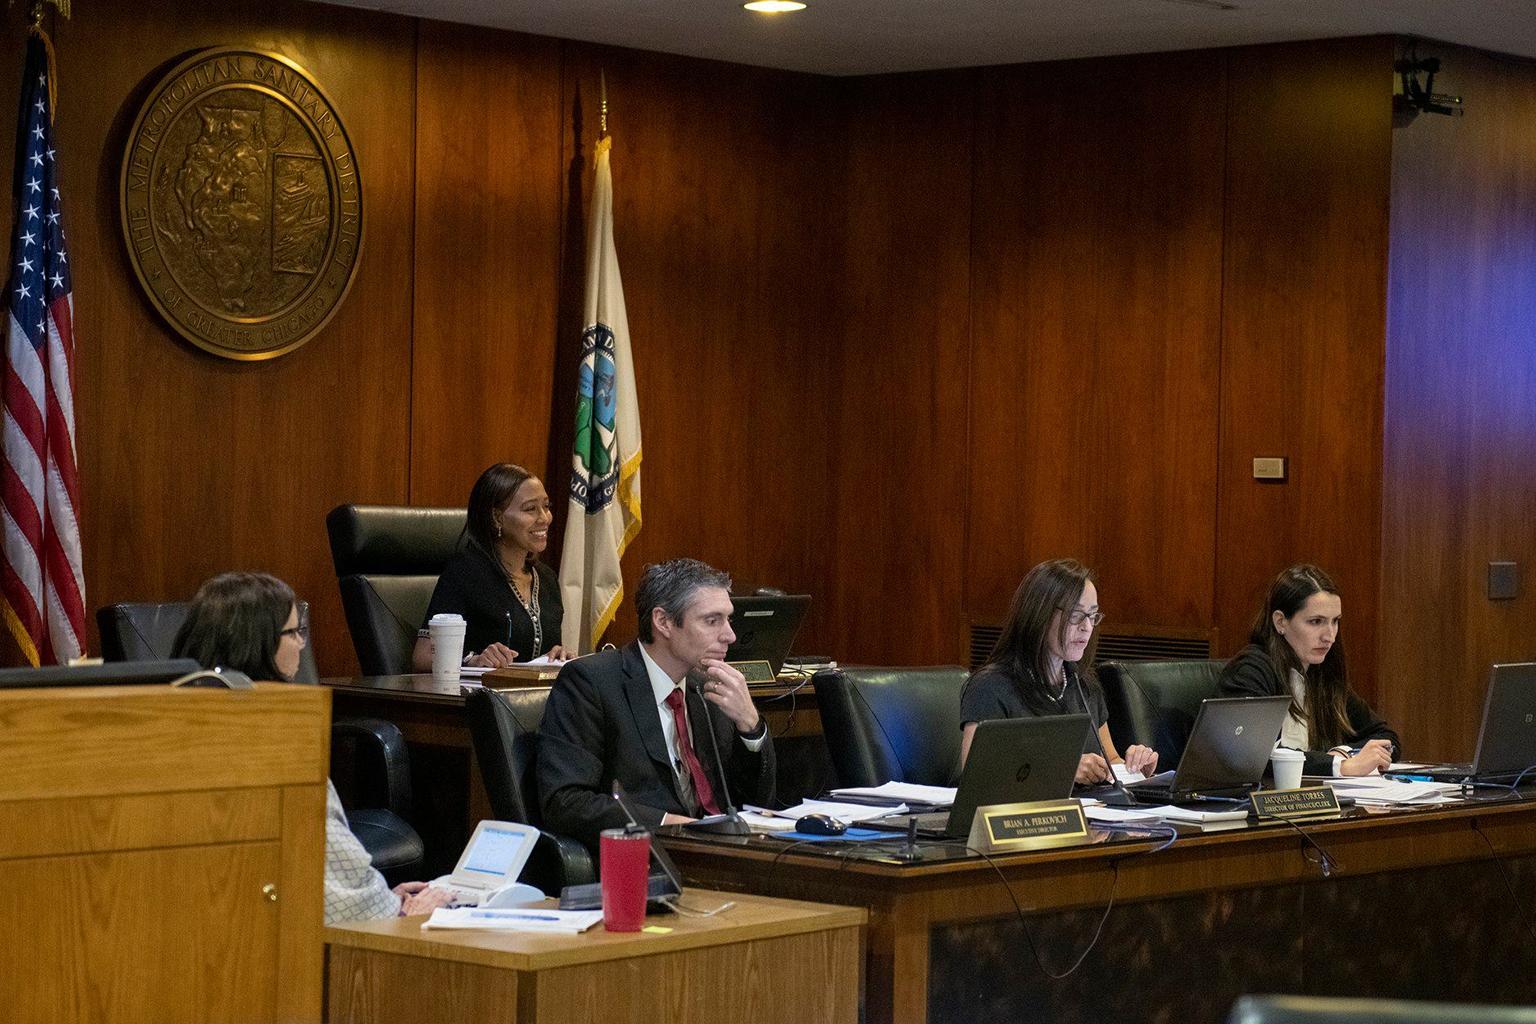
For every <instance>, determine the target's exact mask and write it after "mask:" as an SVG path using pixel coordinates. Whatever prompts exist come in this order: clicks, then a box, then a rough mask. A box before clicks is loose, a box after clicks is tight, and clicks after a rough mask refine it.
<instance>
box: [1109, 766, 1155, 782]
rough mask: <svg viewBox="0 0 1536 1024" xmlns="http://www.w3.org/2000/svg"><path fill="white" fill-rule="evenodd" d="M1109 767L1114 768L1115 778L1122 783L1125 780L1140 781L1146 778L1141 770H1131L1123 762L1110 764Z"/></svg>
mask: <svg viewBox="0 0 1536 1024" xmlns="http://www.w3.org/2000/svg"><path fill="white" fill-rule="evenodd" d="M1110 767H1111V768H1113V769H1114V770H1115V778H1116V779H1118V780H1119V781H1120V782H1121V784H1122V785H1123V784H1124V783H1127V782H1140V781H1142V780H1143V779H1145V778H1146V776H1145V775H1143V774H1142V773H1141V772H1133V771H1131V770H1130V769H1129V768H1127V767H1126V766H1125V764H1124V763H1123V762H1121V763H1117V764H1112V765H1110Z"/></svg>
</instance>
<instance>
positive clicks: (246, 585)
mask: <svg viewBox="0 0 1536 1024" xmlns="http://www.w3.org/2000/svg"><path fill="white" fill-rule="evenodd" d="M308 642H309V627H308V625H307V624H305V623H303V622H301V621H300V620H299V605H298V602H297V601H296V600H295V599H294V596H293V590H292V589H291V588H290V587H289V586H288V584H286V583H284V582H283V581H282V580H280V579H278V578H277V577H275V576H269V575H267V574H266V573H263V572H227V573H224V574H223V575H221V576H215V577H214V578H213V579H211V580H209V581H208V582H207V583H204V584H203V585H202V586H201V587H199V588H198V590H197V596H195V597H193V598H192V607H191V608H190V609H189V610H188V611H187V620H186V621H185V622H183V623H182V624H181V629H179V630H178V631H177V633H176V640H175V643H174V645H173V648H172V652H171V653H172V656H173V657H177V658H192V659H194V660H195V661H197V663H198V664H200V665H202V666H203V667H204V668H232V669H237V670H239V671H241V672H244V673H245V674H246V675H248V676H250V677H251V678H252V679H269V680H276V681H279V682H286V681H289V680H292V679H293V677H294V675H295V674H296V673H297V672H298V671H299V656H300V655H301V654H302V653H303V652H304V646H305V644H307V643H308ZM450 899H452V894H451V893H450V892H448V891H447V890H444V889H435V888H431V887H429V886H428V885H427V883H425V882H402V883H401V884H399V885H397V886H395V887H394V888H393V889H391V888H390V887H389V883H388V882H386V881H385V880H384V876H383V875H381V874H379V873H378V871H376V870H374V867H373V862H372V859H371V858H370V857H369V856H368V851H367V850H365V849H363V844H362V843H360V842H358V839H357V837H356V836H355V835H353V834H352V830H351V828H349V827H348V826H347V817H346V812H345V811H344V810H343V809H342V806H341V798H340V797H338V796H337V795H336V787H335V786H333V785H332V784H331V780H330V779H326V781H325V923H326V924H339V923H341V922H343V921H366V920H369V919H372V918H377V917H394V916H395V915H397V914H426V913H430V912H431V911H432V910H433V909H434V908H436V907H441V906H445V905H447V903H448V902H449V900H450Z"/></svg>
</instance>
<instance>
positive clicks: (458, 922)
mask: <svg viewBox="0 0 1536 1024" xmlns="http://www.w3.org/2000/svg"><path fill="white" fill-rule="evenodd" d="M602 919H603V912H602V911H601V910H544V909H541V908H529V909H521V910H484V909H481V908H480V907H457V908H452V907H439V908H437V909H436V910H434V911H432V916H431V917H429V918H427V920H426V921H424V922H422V925H421V927H422V930H423V931H425V930H427V929H429V928H479V929H484V930H487V931H497V932H556V933H559V934H563V935H576V934H579V933H581V932H584V931H586V930H587V929H588V928H591V927H592V926H593V925H595V924H597V923H598V922H599V921H601V920H602Z"/></svg>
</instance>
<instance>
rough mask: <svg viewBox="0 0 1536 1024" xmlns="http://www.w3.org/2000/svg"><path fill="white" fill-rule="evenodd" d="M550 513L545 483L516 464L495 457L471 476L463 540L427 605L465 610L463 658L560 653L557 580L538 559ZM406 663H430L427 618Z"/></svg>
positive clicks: (491, 664) (494, 662) (498, 662)
mask: <svg viewBox="0 0 1536 1024" xmlns="http://www.w3.org/2000/svg"><path fill="white" fill-rule="evenodd" d="M554 518H555V517H554V513H553V512H552V511H551V510H550V507H549V495H548V494H547V493H545V490H544V485H543V484H542V483H541V482H540V481H539V478H538V477H536V476H534V475H533V474H531V473H529V472H528V471H527V470H526V469H524V468H523V467H521V466H514V465H512V464H511V463H507V462H500V463H497V464H496V465H494V466H492V467H490V468H489V469H487V470H486V471H485V472H484V473H481V474H480V479H478V480H476V481H475V486H474V487H473V488H472V489H471V490H470V492H469V518H468V520H467V521H466V523H465V524H464V533H465V542H464V544H463V545H462V546H461V549H460V551H459V553H458V554H457V555H455V556H454V557H453V558H452V559H451V560H450V561H449V562H448V564H447V565H446V566H444V567H443V574H442V575H441V576H439V577H438V578H437V587H436V588H435V589H434V590H433V591H432V601H431V603H430V604H428V605H427V622H431V621H432V616H434V615H439V614H442V613H450V612H451V613H453V614H456V615H462V616H463V617H464V627H465V628H464V653H465V656H464V663H465V664H466V665H480V666H484V667H487V668H500V667H501V666H502V665H510V664H512V663H513V662H515V661H531V660H532V659H534V658H537V657H539V656H540V655H548V656H549V657H550V658H551V659H552V660H555V661H559V660H560V659H561V658H563V657H564V650H563V649H562V648H561V647H560V622H561V618H562V615H563V609H562V607H561V603H560V581H559V580H558V579H556V578H555V574H554V571H553V570H552V569H550V567H549V566H547V565H545V564H544V563H543V562H541V561H539V555H540V554H541V553H542V552H543V551H544V549H545V547H547V546H548V545H549V525H550V523H551V522H553V521H554ZM411 663H412V667H414V668H415V670H416V671H417V672H430V671H431V670H432V638H431V634H430V633H429V632H428V630H427V623H426V622H424V623H422V628H421V631H420V632H419V633H417V635H416V647H415V649H414V650H413V651H412V652H411Z"/></svg>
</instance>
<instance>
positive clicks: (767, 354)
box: [549, 45, 841, 640]
mask: <svg viewBox="0 0 1536 1024" xmlns="http://www.w3.org/2000/svg"><path fill="white" fill-rule="evenodd" d="M600 72H603V73H606V76H607V81H608V94H609V100H610V102H609V109H610V127H611V128H612V129H613V139H614V144H613V164H614V182H615V184H614V189H615V196H614V200H615V203H614V222H615V228H614V231H615V243H614V244H615V246H616V248H617V250H618V254H619V263H620V269H621V272H622V274H623V277H624V296H625V305H626V310H627V312H628V316H629V326H630V334H631V336H632V339H633V343H634V346H635V349H634V350H635V353H636V354H635V367H636V384H637V387H638V390H639V402H640V415H641V428H642V432H643V436H644V461H643V463H642V468H641V474H640V475H641V487H642V491H643V495H644V516H645V521H644V526H643V528H642V529H641V531H640V534H639V536H638V537H637V538H636V540H635V542H634V544H633V545H632V546H631V548H630V551H629V553H628V554H627V555H626V557H625V559H624V576H625V579H626V580H627V581H629V583H630V584H631V587H630V592H631V593H632V585H633V583H634V581H636V580H637V579H638V578H639V575H640V572H641V568H642V566H644V565H645V563H647V562H655V561H661V560H663V559H667V558H674V557H678V556H682V555H687V556H690V557H695V558H701V559H703V560H705V561H707V562H709V563H711V564H713V565H716V566H719V567H721V568H724V569H727V570H729V571H730V572H731V573H732V574H733V575H734V577H735V579H736V582H737V585H738V586H739V587H747V588H750V587H753V586H776V587H780V588H782V589H784V590H788V591H806V592H809V593H812V594H816V595H826V594H827V593H829V592H830V590H831V579H832V572H833V565H832V564H831V561H830V559H829V557H828V556H829V550H828V547H829V545H828V544H827V543H826V542H825V541H824V540H820V539H818V537H819V534H820V533H821V531H823V530H824V529H825V523H826V520H827V518H828V510H829V509H830V507H831V498H830V491H831V486H832V479H833V476H832V474H833V469H834V466H836V465H838V464H839V463H840V458H841V455H840V452H839V451H838V450H837V449H836V448H835V446H834V445H832V444H829V443H826V441H827V440H829V438H828V435H827V432H826V431H824V430H818V428H817V421H818V419H819V418H821V417H824V416H826V415H827V410H828V409H829V408H831V407H832V405H833V402H834V377H833V372H832V368H833V366H834V362H833V356H832V353H833V351H835V347H836V346H835V342H836V335H835V324H836V322H837V320H836V315H835V310H834V307H833V304H832V303H833V296H834V288H835V284H836V282H835V280H834V279H833V275H832V274H830V273H829V272H828V270H829V266H830V260H831V258H832V254H833V252H834V251H835V249H834V247H835V245H836V243H837V233H836V232H835V231H831V230H828V224H829V222H832V221H833V220H834V218H835V216H836V214H837V212H838V211H839V210H840V209H841V203H840V200H841V193H840V191H839V189H838V187H837V183H836V180H835V178H833V177H832V176H830V175H829V174H828V168H829V166H831V165H832V163H833V154H834V153H835V152H836V150H835V148H834V147H835V145H836V143H837V141H838V140H837V136H836V128H837V127H838V122H837V121H836V119H835V117H834V116H833V115H834V113H835V110H834V109H833V108H831V107H830V106H828V105H827V104H826V103H824V102H823V100H824V99H825V98H826V97H827V96H828V92H829V89H830V83H827V82H825V81H823V80H820V79H815V78H810V77H808V76H803V75H791V74H786V73H782V72H775V71H766V70H763V69H760V68H746V67H740V66H734V65H728V64H719V63H715V62H710V61H687V60H680V59H678V58H675V57H666V56H662V55H659V54H651V53H642V52H639V51H635V50H622V49H615V48H609V47H595V46H576V45H570V46H568V48H567V58H566V69H565V83H564V100H563V107H564V109H565V111H566V114H567V118H568V120H569V119H570V118H572V117H574V115H575V112H576V111H577V110H580V111H581V116H582V117H583V118H584V119H585V122H586V125H587V129H586V136H585V137H586V138H587V139H588V140H590V139H591V138H593V137H594V129H595V127H596V123H597V119H598V107H599V100H598V97H599V93H600V84H599V73H600ZM574 142H575V140H574V139H573V138H572V137H571V136H570V135H567V136H566V139H565V145H566V150H565V155H564V160H565V161H566V162H567V164H568V165H575V164H578V163H579V164H580V166H581V168H582V170H581V175H580V177H579V179H573V180H575V181H579V183H580V184H582V185H584V186H586V187H587V188H590V186H591V177H592V175H591V159H592V155H591V150H590V144H589V145H588V147H587V148H586V149H583V150H580V151H578V150H576V149H574V148H573V143H574ZM573 205H574V204H573ZM581 208H585V203H582V204H581ZM568 244H572V245H575V246H576V251H577V252H581V251H583V250H584V247H585V244H586V243H585V239H584V238H582V239H580V240H579V241H576V242H568ZM568 278H569V279H568V281H567V286H568V287H569V288H570V289H571V290H572V292H573V293H574V294H573V295H572V296H571V299H570V300H569V301H570V303H574V304H576V305H575V308H576V310H577V311H578V312H579V308H580V307H579V301H580V297H581V277H580V275H579V274H577V275H574V276H571V275H568ZM563 335H564V336H565V337H571V338H575V337H579V336H580V326H579V316H578V317H575V318H573V323H572V324H571V326H569V327H568V328H567V329H566V330H565V331H564V332H563ZM574 379H575V376H574V372H571V373H562V375H561V380H560V383H559V385H558V387H559V393H558V395H557V408H558V409H560V410H562V411H561V412H559V413H557V421H556V423H557V427H558V428H559V429H561V430H562V431H563V433H562V434H561V435H560V436H561V438H562V440H563V443H562V444H560V445H559V446H558V448H557V450H556V451H555V452H553V453H552V456H551V465H550V470H549V471H550V474H551V476H556V478H557V479H560V480H562V481H563V480H565V479H566V478H567V474H568V473H569V471H570V470H569V467H570V456H569V451H570V445H569V439H570V435H569V427H568V426H567V424H569V423H570V422H572V421H573V418H574V411H573V409H574V407H573V405H572V404H571V403H572V402H573V401H574ZM557 474H558V475H557ZM811 615H812V617H813V620H812V622H811V623H810V625H809V632H808V635H810V636H816V635H822V631H823V629H824V627H823V626H821V625H819V623H824V622H825V621H826V616H827V611H826V606H825V605H820V604H819V603H816V602H813V605H812V612H811ZM634 623H635V620H634V610H633V607H632V606H628V605H626V607H624V608H623V609H621V610H620V612H619V615H618V617H617V619H616V620H615V628H614V629H613V630H612V631H611V633H610V636H611V638H612V639H615V640H624V639H627V638H629V637H632V636H633V635H634Z"/></svg>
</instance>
